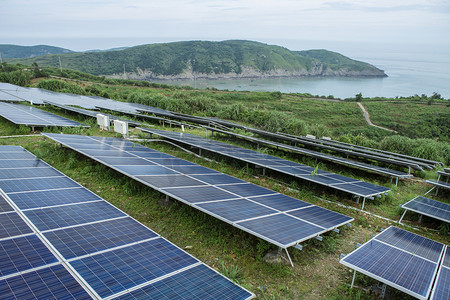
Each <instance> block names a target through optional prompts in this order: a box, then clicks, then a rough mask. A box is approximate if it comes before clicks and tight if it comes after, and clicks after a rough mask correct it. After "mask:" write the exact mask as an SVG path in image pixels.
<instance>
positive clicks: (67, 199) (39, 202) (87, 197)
mask: <svg viewBox="0 0 450 300" xmlns="http://www.w3.org/2000/svg"><path fill="white" fill-rule="evenodd" d="M9 198H10V199H11V200H12V201H13V202H14V203H15V204H16V205H17V206H18V207H19V208H20V209H31V208H38V207H39V208H42V207H47V206H56V205H63V204H72V203H78V202H87V201H97V200H101V198H100V197H99V196H97V195H95V194H94V193H92V192H91V191H89V190H87V189H85V188H83V187H74V188H69V189H61V190H49V191H35V192H25V193H17V194H10V195H9Z"/></svg>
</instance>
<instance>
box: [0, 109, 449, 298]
mask: <svg viewBox="0 0 450 300" xmlns="http://www.w3.org/2000/svg"><path fill="white" fill-rule="evenodd" d="M45 109H46V110H49V111H52V112H54V113H57V114H61V115H64V114H63V113H62V112H61V111H59V110H55V109H52V108H50V107H46V108H45ZM65 116H66V117H67V115H65ZM69 117H70V118H72V119H75V120H77V121H84V122H85V123H86V122H87V123H89V124H90V125H93V121H89V120H88V121H86V120H83V119H82V118H80V117H78V116H69ZM157 128H161V127H160V126H157ZM166 129H168V128H166ZM47 130H51V129H47ZM56 131H57V132H58V130H56ZM64 132H65V133H82V134H90V135H107V136H114V134H113V133H106V132H101V131H99V130H98V128H97V127H96V126H93V128H91V129H88V130H85V129H83V130H79V129H66V130H64ZM190 132H192V133H196V134H199V135H204V131H198V130H197V131H190ZM25 133H27V129H26V128H24V127H21V128H18V127H16V126H13V125H11V124H10V123H9V122H7V121H5V120H0V134H1V135H13V134H25ZM216 138H218V139H220V140H223V141H228V142H232V143H234V144H237V145H240V146H244V147H249V148H251V147H253V145H251V144H248V143H243V142H238V141H233V140H229V139H227V138H225V137H216ZM0 144H20V145H23V146H25V147H26V148H27V149H29V150H30V151H31V152H33V153H34V154H36V155H37V156H38V157H40V158H42V159H43V160H45V161H47V162H49V163H50V164H51V165H53V166H55V167H56V168H57V169H59V170H61V171H62V172H63V173H65V174H67V175H68V176H70V177H72V178H74V179H75V180H76V181H77V182H80V183H81V184H83V185H85V186H86V187H87V188H89V189H90V190H92V191H94V192H95V193H97V194H99V195H100V196H101V197H103V198H104V199H106V200H108V201H110V202H111V203H113V204H114V205H116V206H118V207H119V208H121V209H123V210H124V211H125V212H127V213H128V214H130V215H131V216H133V217H135V218H136V219H138V220H139V221H141V222H143V223H144V224H146V225H147V226H149V227H150V228H152V229H154V230H155V231H157V232H158V233H160V234H161V235H163V236H164V237H166V238H168V239H169V240H171V241H173V242H174V243H176V244H177V245H178V246H180V247H182V248H184V247H185V246H192V249H191V250H189V251H190V252H191V253H192V254H193V255H194V256H196V257H198V258H199V259H201V260H202V261H204V262H206V263H208V264H209V265H211V266H213V267H214V268H216V269H218V270H220V271H221V272H223V273H227V274H233V270H236V269H237V270H238V271H237V272H234V273H237V275H233V276H231V277H233V278H234V279H235V280H237V281H238V282H239V283H240V284H242V285H243V286H245V287H246V288H248V289H250V290H251V291H253V292H254V293H256V294H257V295H258V296H259V298H261V299H267V298H269V299H298V298H302V299H318V298H326V299H354V298H355V297H360V298H362V299H371V298H376V297H373V296H370V295H366V294H365V293H362V292H361V291H360V290H357V289H353V290H349V288H348V286H347V284H349V283H350V282H351V276H352V273H351V272H349V270H348V269H347V268H346V267H343V266H342V265H340V264H339V255H340V253H349V252H350V251H352V250H353V249H354V247H355V245H356V242H364V241H366V240H367V239H369V238H370V236H371V234H373V233H375V231H376V229H377V228H379V227H386V226H388V225H389V224H390V222H386V221H383V220H381V219H378V218H374V217H369V216H367V215H365V214H363V213H359V212H357V211H354V210H351V209H346V208H343V207H340V206H339V205H338V203H343V204H345V205H349V206H354V207H358V205H356V204H355V203H354V202H353V201H351V200H350V199H349V198H348V197H347V196H345V195H342V194H333V193H332V192H330V191H323V190H322V189H321V188H317V187H314V186H310V185H308V184H304V183H302V182H298V181H296V180H293V179H290V178H286V177H284V176H280V175H276V174H268V176H261V175H260V173H259V172H258V171H255V170H253V169H252V168H248V167H246V166H245V165H242V164H239V163H236V162H234V163H233V162H230V161H227V160H223V159H221V158H220V157H214V158H215V160H216V161H215V162H208V161H205V160H203V159H199V158H197V157H195V156H193V155H190V154H187V153H185V152H183V151H181V150H179V149H177V148H174V147H172V146H169V145H167V144H164V143H151V144H148V145H147V146H149V147H152V148H154V149H157V150H159V151H163V152H166V153H169V154H172V155H175V156H178V157H181V158H185V159H188V160H190V161H193V162H196V163H198V164H201V165H204V166H207V167H210V168H213V169H217V170H219V171H221V172H224V173H227V174H230V175H233V176H236V177H239V178H242V179H244V180H247V181H251V182H253V183H255V184H259V185H262V186H264V187H267V188H271V189H273V190H276V191H279V192H281V193H285V194H288V195H290V196H293V197H296V198H298V199H302V200H305V201H308V202H310V203H313V204H316V205H319V206H323V207H326V208H329V209H332V210H334V211H337V212H341V213H344V214H347V215H349V216H352V217H354V218H355V222H354V223H353V226H352V228H343V230H342V232H341V233H340V234H335V233H330V234H326V235H325V236H324V240H323V242H318V241H316V240H311V241H307V242H306V243H304V246H305V248H304V250H302V251H297V250H292V249H291V250H290V253H291V255H292V257H293V260H294V263H295V267H294V268H291V267H287V266H279V265H269V264H267V263H264V262H263V261H262V260H261V257H262V256H263V255H264V254H265V253H266V252H267V251H269V250H271V249H274V248H273V246H271V245H270V244H268V243H266V242H264V241H262V240H260V239H258V238H255V237H253V236H251V235H248V234H246V233H244V232H242V231H240V230H238V229H235V228H233V227H232V226H229V225H227V224H225V223H223V222H221V221H219V220H217V219H215V218H212V217H209V216H207V215H206V214H204V213H202V212H199V211H197V210H195V209H192V208H190V207H188V206H185V205H183V204H180V203H177V202H175V203H174V204H173V205H171V206H170V207H164V206H161V205H159V204H158V200H159V199H161V198H162V195H161V194H159V193H157V192H155V191H153V190H151V189H149V188H147V187H145V186H143V185H141V184H139V183H136V182H134V181H133V180H131V179H128V178H127V177H125V176H123V175H121V174H119V173H116V172H114V171H112V170H110V169H108V168H107V167H104V166H102V165H100V164H97V163H95V162H93V161H92V160H90V159H87V158H85V157H83V156H81V155H78V154H76V153H75V152H74V151H71V150H69V149H64V148H63V149H61V148H59V147H58V145H56V144H55V143H53V142H52V141H50V140H48V139H46V138H43V137H30V138H24V137H22V138H10V139H0ZM265 151H266V152H267V151H268V152H269V153H272V154H275V155H279V156H282V157H285V158H287V159H291V160H297V161H299V162H301V163H304V164H308V165H314V162H313V161H312V160H309V159H306V158H300V157H297V156H295V155H292V156H291V155H287V154H284V153H282V152H272V151H273V150H265ZM210 158H211V157H210ZM320 167H321V168H322V169H326V170H330V171H333V172H336V173H339V174H343V175H347V176H352V177H355V178H359V179H364V180H367V181H370V182H374V183H377V184H382V185H385V186H389V187H391V188H392V189H393V195H392V196H390V197H388V198H383V199H377V200H376V201H374V202H368V203H367V206H366V209H367V210H368V211H370V212H373V213H377V214H380V215H382V216H384V217H388V218H391V219H398V218H399V217H400V214H401V210H400V209H398V204H400V203H404V202H405V201H406V200H408V199H411V198H412V197H413V196H415V195H418V194H424V193H425V191H426V190H427V189H428V188H429V187H428V186H426V185H424V184H421V183H419V182H416V181H406V182H401V183H400V185H399V187H394V186H392V185H390V184H389V183H387V182H386V178H382V177H381V178H380V177H378V176H374V175H367V174H364V173H360V172H354V171H351V170H349V169H343V168H341V167H339V166H333V165H331V164H330V165H328V164H327V165H324V164H321V166H320ZM428 176H429V177H432V176H433V172H429V174H428ZM445 195H448V194H441V195H440V197H438V199H440V200H441V201H448V199H447V200H446V198H445V197H446V196H445ZM317 196H320V197H321V198H325V199H327V200H330V201H331V202H332V203H327V202H322V201H320V200H319V199H318V198H317ZM443 197H444V198H443ZM406 219H407V220H408V221H409V222H412V223H413V224H414V225H417V215H415V214H407V216H406ZM421 225H422V226H424V227H422V229H419V231H415V232H417V233H420V234H422V235H425V236H428V237H430V238H432V239H435V240H438V241H441V242H445V243H447V244H448V243H449V241H450V239H449V237H448V236H441V235H439V234H438V233H436V232H434V231H430V230H426V228H434V229H436V228H437V226H438V225H439V222H436V221H433V220H432V219H428V218H424V223H423V224H421ZM373 283H374V281H372V280H370V279H369V278H368V277H365V276H362V275H360V274H359V275H358V276H357V280H356V284H357V285H360V286H364V287H367V286H370V285H371V284H373ZM396 298H402V299H404V298H405V295H404V294H402V293H396Z"/></svg>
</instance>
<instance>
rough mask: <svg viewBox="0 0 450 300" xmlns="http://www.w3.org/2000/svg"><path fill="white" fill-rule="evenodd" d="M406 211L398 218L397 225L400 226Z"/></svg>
mask: <svg viewBox="0 0 450 300" xmlns="http://www.w3.org/2000/svg"><path fill="white" fill-rule="evenodd" d="M407 211H408V210H407V209H405V212H404V213H403V215H402V216H401V217H400V220H398V224H402V220H403V217H404V216H405V214H406V212H407Z"/></svg>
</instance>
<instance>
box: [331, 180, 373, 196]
mask: <svg viewBox="0 0 450 300" xmlns="http://www.w3.org/2000/svg"><path fill="white" fill-rule="evenodd" d="M334 188H336V189H339V190H341V191H345V192H347V193H350V194H356V195H363V196H365V195H372V194H374V193H376V192H375V191H373V190H369V189H366V188H365V187H362V186H358V185H355V184H353V183H344V184H339V185H335V186H334Z"/></svg>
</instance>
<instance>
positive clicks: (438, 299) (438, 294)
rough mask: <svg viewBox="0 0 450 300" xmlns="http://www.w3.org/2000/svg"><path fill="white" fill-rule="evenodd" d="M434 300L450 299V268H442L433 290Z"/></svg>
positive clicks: (432, 297)
mask: <svg viewBox="0 0 450 300" xmlns="http://www.w3.org/2000/svg"><path fill="white" fill-rule="evenodd" d="M431 299H432V300H448V299H450V268H446V267H441V269H440V271H439V276H438V278H437V280H436V283H435V285H434V289H433V295H432V296H431Z"/></svg>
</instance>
